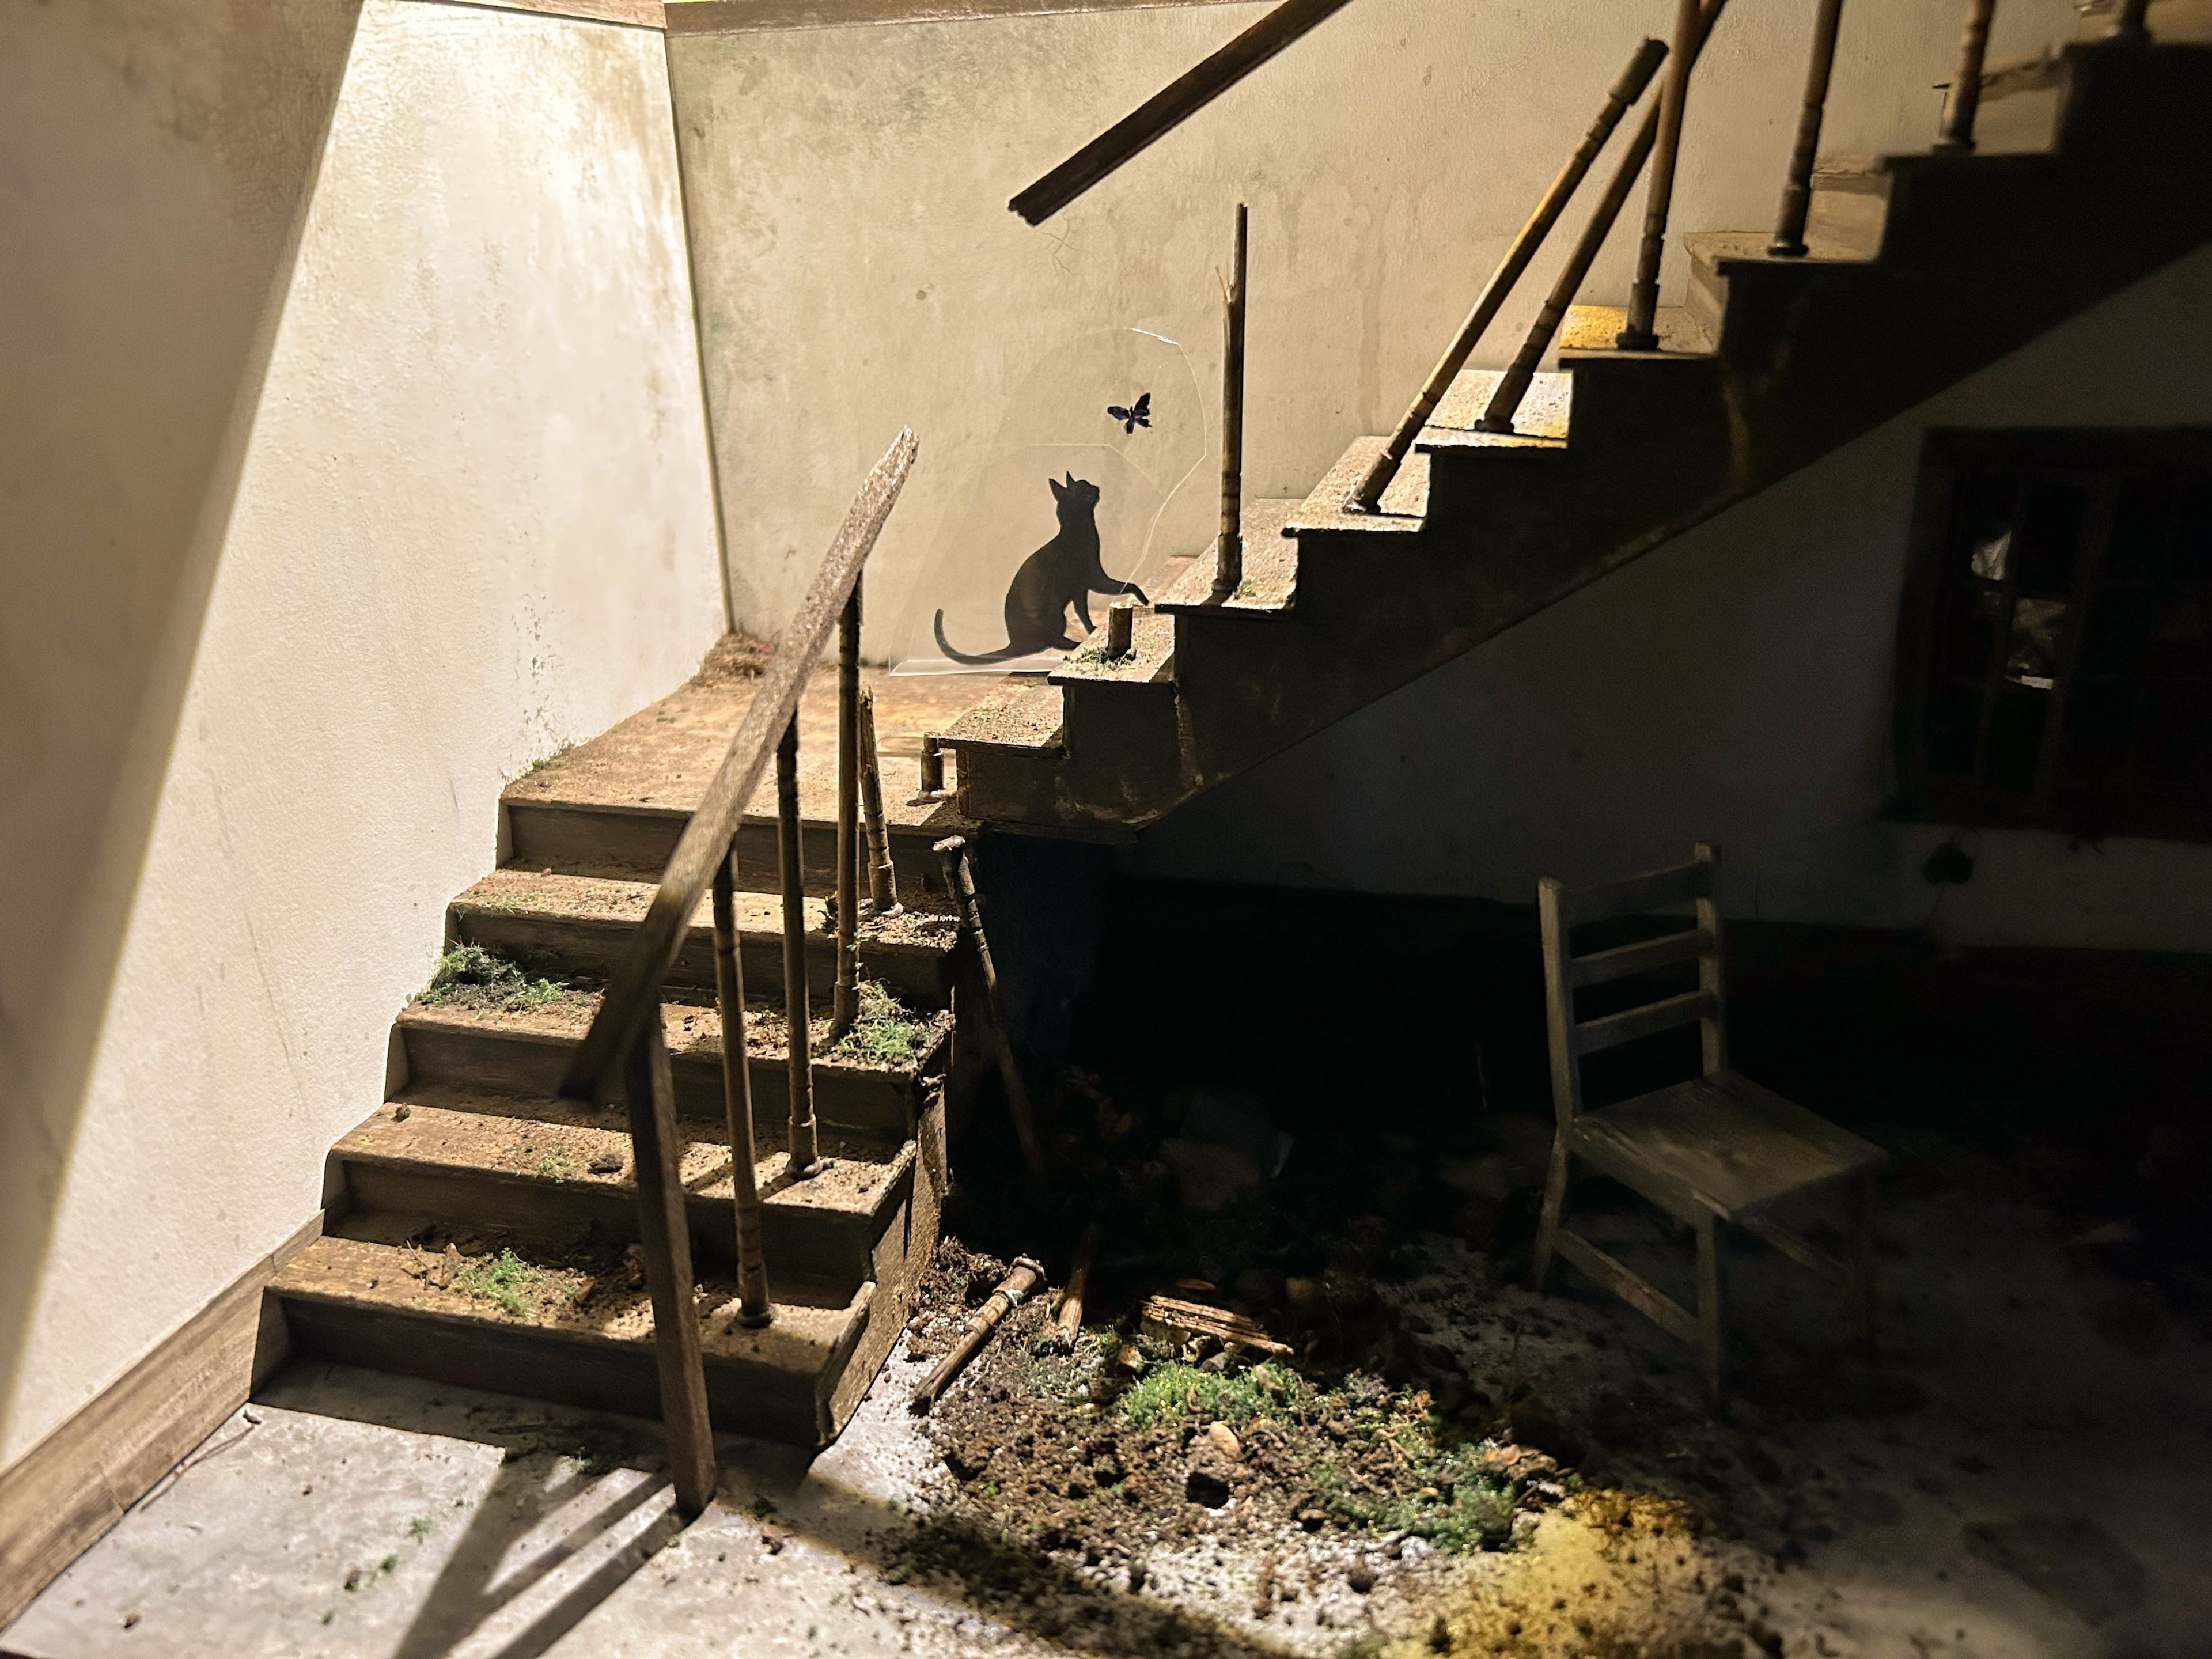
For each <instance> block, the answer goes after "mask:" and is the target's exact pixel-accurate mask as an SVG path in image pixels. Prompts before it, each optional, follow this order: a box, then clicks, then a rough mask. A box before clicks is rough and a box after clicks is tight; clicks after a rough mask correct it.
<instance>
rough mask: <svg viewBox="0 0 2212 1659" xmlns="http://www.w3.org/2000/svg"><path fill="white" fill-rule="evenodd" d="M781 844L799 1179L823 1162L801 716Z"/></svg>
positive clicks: (786, 735)
mask: <svg viewBox="0 0 2212 1659" xmlns="http://www.w3.org/2000/svg"><path fill="white" fill-rule="evenodd" d="M775 850H776V861H777V863H778V865H779V866H781V875H782V878H783V1013H784V1024H785V1025H786V1026H787V1028H788V1030H789V1034H790V1035H789V1036H788V1038H787V1042H786V1044H785V1047H786V1048H787V1052H788V1056H789V1060H790V1071H791V1141H790V1148H791V1156H790V1164H789V1170H790V1174H791V1177H792V1179H793V1180H794V1181H799V1180H804V1179H805V1177H806V1176H811V1175H813V1174H815V1173H816V1172H817V1171H818V1170H820V1169H821V1168H822V1153H821V1150H820V1145H819V1141H818V1139H817V1135H816V1133H815V1127H814V1055H813V1032H812V1031H811V1029H810V1028H809V1025H808V1021H809V1019H810V1018H811V1015H810V1014H809V1012H808V1011H807V993H806V889H805V884H804V882H803V881H802V880H801V878H800V873H799V872H800V863H799V716H798V715H797V714H793V716H792V717H791V724H790V725H788V726H785V727H784V728H783V740H782V741H781V743H779V744H776V746H775Z"/></svg>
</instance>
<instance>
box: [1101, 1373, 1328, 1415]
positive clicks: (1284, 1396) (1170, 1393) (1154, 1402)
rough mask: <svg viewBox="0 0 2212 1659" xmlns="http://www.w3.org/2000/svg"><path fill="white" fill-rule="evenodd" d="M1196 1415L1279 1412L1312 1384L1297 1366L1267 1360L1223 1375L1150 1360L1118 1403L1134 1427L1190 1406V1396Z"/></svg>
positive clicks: (1308, 1393) (1308, 1391) (1299, 1398)
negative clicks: (1150, 1367)
mask: <svg viewBox="0 0 2212 1659" xmlns="http://www.w3.org/2000/svg"><path fill="white" fill-rule="evenodd" d="M1193 1395H1196V1397H1197V1400H1198V1409H1199V1414H1200V1416H1202V1417H1204V1418H1206V1420H1208V1421H1209V1422H1211V1421H1212V1420H1213V1419H1217V1418H1218V1419H1220V1420H1221V1421H1222V1422H1224V1423H1230V1424H1237V1423H1249V1422H1250V1421H1251V1420H1252V1419H1254V1418H1255V1417H1257V1416H1259V1415H1260V1414H1261V1413H1262V1412H1280V1411H1282V1410H1283V1409H1284V1408H1285V1407H1286V1406H1296V1405H1297V1403H1299V1402H1300V1401H1304V1400H1306V1399H1310V1397H1311V1396H1312V1395H1313V1388H1312V1385H1311V1384H1310V1383H1307V1382H1306V1381H1305V1380H1304V1378H1303V1377H1301V1376H1299V1375H1298V1374H1297V1372H1296V1371H1293V1370H1289V1369H1288V1368H1287V1367H1285V1366H1281V1365H1278V1364H1275V1363H1274V1362H1273V1361H1272V1360H1270V1361H1267V1363H1265V1364H1258V1365H1254V1366H1252V1367H1250V1368H1249V1370H1241V1371H1235V1372H1231V1373H1229V1374H1227V1375H1224V1374H1222V1373H1220V1372H1217V1371H1205V1370H1199V1369H1198V1367H1196V1366H1195V1365H1184V1364H1168V1365H1155V1366H1153V1367H1152V1370H1148V1371H1146V1373H1145V1375H1144V1376H1142V1377H1140V1378H1139V1379H1138V1381H1137V1382H1135V1383H1133V1384H1131V1385H1130V1387H1129V1388H1128V1389H1127V1391H1126V1392H1124V1393H1123V1395H1121V1399H1120V1401H1117V1402H1116V1403H1117V1405H1118V1406H1119V1407H1120V1410H1121V1414H1122V1415H1123V1416H1124V1417H1126V1418H1127V1419H1129V1420H1130V1421H1131V1422H1132V1423H1134V1424H1136V1425H1137V1426H1138V1427H1139V1428H1148V1427H1150V1426H1151V1425H1152V1424H1155V1423H1158V1422H1159V1421H1160V1420H1161V1419H1164V1418H1169V1417H1174V1416H1176V1415H1179V1414H1182V1413H1188V1411H1189V1410H1190V1402H1191V1399H1192V1396H1193Z"/></svg>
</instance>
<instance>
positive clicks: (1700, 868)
mask: <svg viewBox="0 0 2212 1659" xmlns="http://www.w3.org/2000/svg"><path fill="white" fill-rule="evenodd" d="M1684 904H1687V905H1689V906H1690V907H1691V915H1690V917H1689V918H1688V922H1687V925H1686V927H1683V928H1682V929H1680V931H1678V932H1675V933H1662V934H1660V935H1659V936H1658V937H1657V938H1656V939H1638V941H1637V942H1636V943H1634V944H1632V945H1616V946H1614V947H1613V948H1612V949H1610V950H1604V951H1590V952H1589V953H1588V954H1586V955H1583V956H1576V955H1575V954H1574V953H1573V949H1572V945H1571V937H1570V936H1571V933H1572V932H1573V930H1574V929H1575V928H1577V927H1581V926H1583V924H1584V923H1587V922H1594V921H1611V920H1613V918H1615V917H1619V916H1635V915H1646V914H1648V913H1650V912H1653V911H1660V910H1667V909H1670V908H1674V907H1676V906H1679V905H1684ZM1536 908H1537V911H1538V914H1539V915H1541V918H1542V920H1543V924H1544V1012H1545V1015H1546V1018H1547V1023H1548V1024H1549V1026H1550V1036H1551V1049H1552V1103H1553V1107H1554V1108H1555V1109H1557V1111H1558V1113H1559V1121H1560V1122H1561V1123H1563V1124H1565V1123H1571V1122H1572V1121H1574V1119H1575V1117H1576V1116H1577V1115H1578V1114H1579V1113H1580V1112H1581V1111H1582V1109H1583V1082H1582V1062H1583V1055H1585V1054H1594V1053H1595V1052H1596V1051H1597V1050H1599V1049H1601V1048H1613V1047H1614V1046H1615V1045H1616V1044H1619V1043H1623V1042H1634V1041H1635V1040H1636V1039H1637V1038H1638V1037H1645V1036H1653V1035H1654V1034H1656V1033H1657V1032H1660V1031H1665V1030H1672V1029H1674V1027H1677V1026H1681V1025H1688V1024H1692V1022H1695V1023H1696V1024H1699V1025H1700V1026H1702V1027H1703V1028H1704V1030H1703V1035H1704V1038H1705V1075H1706V1076H1708V1077H1710V1076H1711V1075H1712V1074H1713V1073H1715V1072H1717V1071H1720V1070H1721V1069H1723V1067H1724V1066H1727V1064H1728V1026H1727V1014H1726V1005H1725V999H1724V997H1723V991H1722V987H1721V855H1720V852H1719V849H1718V848H1713V847H1708V846H1706V845H1705V843H1704V842H1699V843H1698V846H1697V848H1696V849H1695V852H1694V854H1693V855H1692V858H1691V860H1690V862H1689V863H1687V864H1683V865H1677V866H1674V868H1673V869H1671V870H1652V871H1648V872H1645V873H1644V874H1643V875H1640V876H1631V877H1630V878H1628V879H1627V880H1626V881H1615V882H1607V883H1606V884H1603V885H1602V886H1597V887H1583V888H1578V889H1576V890H1572V891H1570V890H1568V889H1567V888H1565V887H1564V886H1562V885H1561V884H1559V882H1557V881H1554V880H1553V878H1551V877H1549V876H1547V877H1545V878H1543V879H1542V880H1541V881H1539V882H1538V883H1537V884H1536ZM1690 962H1695V963H1697V964H1698V988H1697V989H1696V990H1694V991H1686V992H1683V993H1681V994H1678V995H1674V996H1665V997H1661V998H1659V999H1658V1000H1656V1001H1652V1002H1647V1003H1643V1004H1640V1005H1638V1006H1633V1007H1629V1008H1625V1009H1620V1010H1618V1011H1616V1012H1612V1013H1608V1014H1605V1015H1602V1016H1601V1017H1600V1018H1595V1019H1583V1020H1578V1019H1577V1018H1576V1017H1575V993H1576V992H1577V991H1578V990H1580V989H1582V988H1583V987H1584V986H1589V985H1601V984H1604V983H1605V982H1607V981H1610V980H1617V979H1622V978H1626V976H1628V975H1632V974H1648V973H1651V972H1654V971H1656V969H1662V968H1671V967H1674V966H1676V965H1678V964H1680V963H1690Z"/></svg>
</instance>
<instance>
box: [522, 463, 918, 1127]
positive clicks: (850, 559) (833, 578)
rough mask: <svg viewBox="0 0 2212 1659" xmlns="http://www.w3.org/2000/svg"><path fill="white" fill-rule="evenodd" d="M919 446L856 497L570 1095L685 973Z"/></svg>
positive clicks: (564, 1088)
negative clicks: (757, 795) (710, 905)
mask: <svg viewBox="0 0 2212 1659" xmlns="http://www.w3.org/2000/svg"><path fill="white" fill-rule="evenodd" d="M917 447H918V445H917V443H916V441H915V435H914V433H913V432H912V431H911V430H907V431H903V432H901V433H900V434H899V435H898V441H896V443H894V444H893V445H892V446H891V447H890V450H889V451H888V452H887V453H885V454H884V458H883V459H882V460H880V461H878V462H877V463H876V465H875V470H874V471H872V472H870V473H869V474H868V477H867V481H866V483H863V484H862V485H861V486H860V494H859V495H855V496H854V498H853V505H852V507H850V508H849V509H848V511H847V512H846V514H845V522H844V524H843V525H842V526H841V527H840V528H839V530H838V532H837V537H836V540H835V541H833V542H832V543H831V544H829V552H828V554H827V555H825V556H824V557H823V561H822V568H821V569H820V570H818V571H817V573H816V574H815V577H814V585H813V586H811V588H809V589H808V590H807V593H806V597H805V599H804V600H803V601H801V603H800V605H799V610H798V611H797V613H796V614H794V615H793V617H792V619H791V621H790V623H788V624H787V625H786V627H785V628H784V630H783V632H782V633H781V635H778V636H777V638H776V642H775V655H774V656H773V657H771V658H770V659H769V665H768V671H767V672H766V673H764V674H763V675H762V676H761V682H760V689H759V690H757V691H755V692H754V693H753V700H752V702H751V704H750V707H748V708H746V710H745V717H744V721H743V722H742V723H741V724H740V725H739V726H738V734H737V736H735V737H734V738H731V739H730V747H729V750H728V751H727V752H726V754H725V755H724V756H723V757H722V764H721V767H720V769H719V770H717V771H716V772H715V774H714V781H712V782H711V783H709V784H708V786H707V793H706V794H705V795H704V796H703V797H702V799H701V800H700V802H699V805H698V806H697V807H696V809H695V810H694V811H693V812H692V814H691V821H690V823H687V824H685V825H684V834H683V836H681V837H680V838H679V839H678V842H677V843H676V851H675V852H674V853H673V854H671V855H670V858H669V860H668V868H667V869H666V871H665V872H663V874H662V876H661V878H660V886H659V890H658V891H656V892H655V893H654V894H653V902H652V904H651V905H650V906H649V907H648V908H647V911H646V913H645V920H644V921H641V922H640V923H639V924H638V926H637V928H636V931H635V933H632V934H631V936H630V941H629V948H628V949H627V950H626V951H624V952H623V957H622V960H621V961H620V962H619V963H617V964H616V966H615V970H614V972H613V973H612V974H611V975H609V977H608V980H607V987H606V993H605V996H603V997H602V998H601V999H600V1002H599V1012H598V1013H597V1014H596V1015H594V1016H593V1017H592V1025H591V1029H590V1030H588V1031H586V1033H585V1034H584V1040H583V1042H581V1043H580V1044H578V1045H577V1048H576V1054H575V1058H574V1060H571V1061H570V1062H569V1066H568V1075H567V1077H566V1078H565V1079H562V1085H561V1092H562V1094H564V1095H567V1096H569V1097H573V1098H577V1099H592V1098H595V1097H598V1095H599V1093H600V1091H601V1090H602V1089H603V1088H604V1087H605V1085H606V1084H607V1082H608V1081H609V1080H610V1079H611V1077H612V1075H613V1073H615V1071H616V1068H617V1066H619V1064H620V1063H621V1060H622V1057H623V1054H625V1053H626V1052H627V1051H628V1050H629V1047H630V1045H631V1044H632V1043H633V1042H635V1040H636V1038H637V1036H638V1034H639V1032H640V1031H641V1030H643V1029H644V1025H645V1022H646V1018H647V1015H649V1014H653V1013H655V1012H657V1011H658V1009H659V990H660V982H661V981H662V980H664V979H665V978H666V977H667V975H668V973H669V970H670V969H672V968H673V967H674V966H675V965H676V957H677V955H678V952H679V951H682V949H683V948H684V936H685V933H686V932H687V930H688V929H689V928H690V924H691V916H692V913H693V912H694V911H696V909H697V908H699V901H700V900H701V899H702V897H704V896H706V892H707V889H708V884H710V883H712V882H713V880H714V872H715V870H716V868H717V867H719V866H720V864H721V862H722V860H724V859H725V858H726V857H727V856H728V854H729V850H730V842H731V841H732V838H733V837H734V836H736V834H737V830H738V821H739V820H740V819H741V818H742V817H744V810H745V806H746V805H747V803H748V802H750V800H751V799H752V796H753V791H754V790H755V789H757V787H759V786H760V781H761V775H762V774H763V772H764V771H766V770H767V769H768V763H769V759H770V758H771V757H773V756H774V755H775V745H776V743H777V740H778V739H779V738H781V737H782V735H783V731H784V728H785V727H786V726H788V725H789V724H790V723H791V720H792V717H793V714H795V713H796V711H797V710H798V708H799V693H800V692H801V691H802V690H805V685H806V677H807V675H808V673H809V672H810V671H811V670H812V669H813V667H814V664H815V661H816V659H817V658H818V657H820V656H821V654H822V647H823V644H824V643H825V642H826V641H828V639H829V630H830V629H831V628H833V627H834V626H835V625H836V622H837V619H838V617H839V615H840V613H842V611H843V610H844V608H845V599H846V596H847V595H848V594H849V593H851V592H852V591H853V585H854V583H855V582H856V581H858V580H860V566H861V565H862V563H863V562H866V559H867V556H868V552H869V550H870V549H872V547H874V546H875V544H876V538H877V537H878V535H880V534H881V533H882V532H883V527H884V520H886V519H888V518H889V517H890V511H891V506H892V503H894V502H895V501H897V500H898V495H899V491H900V489H902V487H903V486H904V485H905V483H906V478H907V474H908V471H911V470H912V468H913V466H914V458H915V450H916V448H917Z"/></svg>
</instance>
